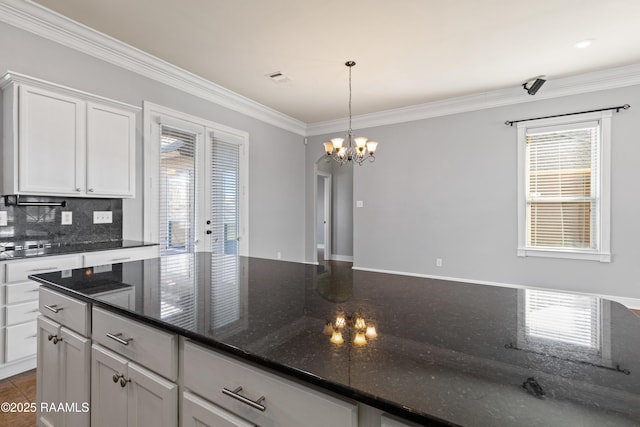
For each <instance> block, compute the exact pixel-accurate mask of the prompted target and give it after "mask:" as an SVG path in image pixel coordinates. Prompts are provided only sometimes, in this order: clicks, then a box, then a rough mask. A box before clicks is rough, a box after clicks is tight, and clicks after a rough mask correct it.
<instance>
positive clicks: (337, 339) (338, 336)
mask: <svg viewBox="0 0 640 427" xmlns="http://www.w3.org/2000/svg"><path fill="white" fill-rule="evenodd" d="M329 341H331V342H332V343H334V344H337V345H340V344H342V343H343V342H344V338H342V332H340V331H334V332H333V334H331V338H330V339H329Z"/></svg>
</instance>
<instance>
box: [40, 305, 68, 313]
mask: <svg viewBox="0 0 640 427" xmlns="http://www.w3.org/2000/svg"><path fill="white" fill-rule="evenodd" d="M44 308H46V309H47V310H50V311H53V312H54V313H57V312H59V311H62V310H64V309H63V308H62V307H58V304H53V305H45V306H44Z"/></svg>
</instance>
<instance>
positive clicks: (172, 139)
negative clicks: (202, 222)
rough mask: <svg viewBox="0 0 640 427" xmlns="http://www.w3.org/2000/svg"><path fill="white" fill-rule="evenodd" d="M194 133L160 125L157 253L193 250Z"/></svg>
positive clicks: (164, 253)
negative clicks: (158, 240) (158, 238)
mask: <svg viewBox="0 0 640 427" xmlns="http://www.w3.org/2000/svg"><path fill="white" fill-rule="evenodd" d="M195 142H196V135H195V134H193V133H188V132H184V131H181V130H177V129H172V128H169V127H166V126H162V133H161V141H160V245H161V246H160V252H161V254H162V255H169V254H174V253H185V252H193V251H194V242H195V208H196V206H195V189H196V185H195V179H196V162H195Z"/></svg>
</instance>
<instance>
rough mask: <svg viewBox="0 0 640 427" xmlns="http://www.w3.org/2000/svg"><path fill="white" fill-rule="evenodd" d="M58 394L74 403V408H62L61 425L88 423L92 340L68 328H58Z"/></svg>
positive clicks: (71, 426) (64, 399)
mask: <svg viewBox="0 0 640 427" xmlns="http://www.w3.org/2000/svg"><path fill="white" fill-rule="evenodd" d="M60 337H61V338H62V341H61V342H59V343H58V346H60V349H59V351H60V362H59V368H60V395H61V398H62V401H63V402H66V403H70V404H72V405H75V407H76V410H75V411H70V412H63V413H62V414H61V415H62V418H63V422H62V425H64V426H67V427H76V426H77V427H83V426H88V425H89V421H90V418H91V417H90V414H89V398H90V396H91V392H90V390H91V388H90V387H91V340H90V339H88V338H85V337H83V336H82V335H78V334H76V333H75V332H73V331H70V330H69V329H66V328H64V327H62V328H61V329H60Z"/></svg>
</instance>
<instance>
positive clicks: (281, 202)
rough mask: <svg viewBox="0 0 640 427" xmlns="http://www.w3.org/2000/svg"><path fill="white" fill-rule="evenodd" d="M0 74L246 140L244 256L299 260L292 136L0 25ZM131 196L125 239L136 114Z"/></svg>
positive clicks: (296, 144) (135, 229)
mask: <svg viewBox="0 0 640 427" xmlns="http://www.w3.org/2000/svg"><path fill="white" fill-rule="evenodd" d="M0 52H2V54H1V55H0V73H2V74H4V73H5V72H6V71H7V70H12V71H16V72H19V73H23V74H27V75H30V76H33V77H37V78H41V79H43V80H47V81H50V82H53V83H58V84H62V85H65V86H69V87H72V88H75V89H79V90H83V91H87V92H90V93H94V94H97V95H101V96H105V97H107V98H112V99H115V100H118V101H122V102H126V103H129V104H133V105H137V106H140V107H142V101H143V100H148V101H151V102H153V103H156V104H160V105H163V106H166V107H169V108H173V109H176V110H179V111H183V112H185V113H188V114H192V115H195V116H199V117H202V118H205V119H208V120H211V121H215V122H218V123H221V124H224V125H227V126H231V127H233V128H237V129H241V130H244V131H247V132H248V133H249V135H250V144H249V145H250V157H249V164H250V166H249V168H250V173H249V197H250V199H249V204H250V214H249V227H250V248H249V250H250V254H251V255H252V256H256V257H265V258H275V257H276V253H277V252H281V253H282V259H286V260H295V261H303V259H304V250H305V248H304V233H305V232H304V220H305V219H304V218H305V215H304V203H303V200H304V192H305V189H304V179H305V177H304V171H305V165H304V164H301V162H300V159H301V158H303V156H304V152H305V150H304V144H303V139H302V137H300V136H299V135H295V134H293V133H291V132H288V131H284V130H282V129H280V128H277V127H274V126H271V125H268V124H265V123H263V122H261V121H259V120H255V119H252V118H250V117H247V116H244V115H242V114H239V113H236V112H234V111H231V110H229V109H226V108H223V107H221V106H219V105H216V104H213V103H211V102H209V101H206V100H203V99H201V98H198V97H195V96H192V95H189V94H186V93H184V92H182V91H179V90H177V89H174V88H172V87H169V86H166V85H164V84H161V83H158V82H156V81H154V80H151V79H148V78H145V77H142V76H140V75H138V74H135V73H133V72H129V71H127V70H124V69H122V68H119V67H116V66H114V65H111V64H109V63H106V62H104V61H102V60H99V59H96V58H93V57H91V56H88V55H85V54H83V53H80V52H77V51H75V50H73V49H69V48H66V47H64V46H62V45H59V44H56V43H54V42H51V41H49V40H45V39H43V38H41V37H38V36H35V35H33V34H31V33H28V32H26V31H22V30H20V29H17V28H15V27H12V26H9V25H7V24H4V23H0ZM137 139H138V140H137V152H136V156H137V168H136V174H137V175H136V186H137V188H136V198H135V199H133V200H125V201H124V203H123V212H124V229H123V235H124V237H125V238H130V239H137V240H140V239H142V218H143V215H142V206H143V205H142V200H143V199H142V198H143V190H142V182H143V141H142V114H140V115H138V129H137Z"/></svg>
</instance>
